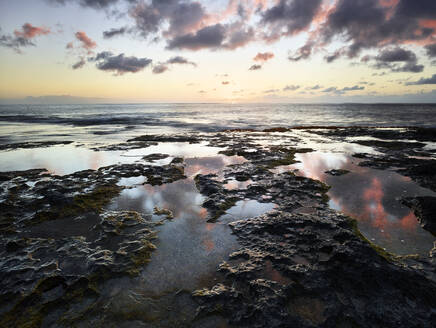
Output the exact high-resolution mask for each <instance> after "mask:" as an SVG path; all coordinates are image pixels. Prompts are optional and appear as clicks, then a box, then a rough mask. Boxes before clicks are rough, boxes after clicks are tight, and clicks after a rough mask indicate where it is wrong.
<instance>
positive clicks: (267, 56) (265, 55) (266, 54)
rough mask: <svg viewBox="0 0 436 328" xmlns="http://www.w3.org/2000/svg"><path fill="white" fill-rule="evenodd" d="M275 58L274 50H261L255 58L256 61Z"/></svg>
mask: <svg viewBox="0 0 436 328" xmlns="http://www.w3.org/2000/svg"><path fill="white" fill-rule="evenodd" d="M272 58H274V54H273V53H272V52H263V53H262V52H259V53H258V54H257V55H256V56H255V57H254V58H253V60H254V61H259V62H263V63H264V62H266V61H268V60H270V59H272Z"/></svg>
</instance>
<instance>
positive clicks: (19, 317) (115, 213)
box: [0, 127, 436, 327]
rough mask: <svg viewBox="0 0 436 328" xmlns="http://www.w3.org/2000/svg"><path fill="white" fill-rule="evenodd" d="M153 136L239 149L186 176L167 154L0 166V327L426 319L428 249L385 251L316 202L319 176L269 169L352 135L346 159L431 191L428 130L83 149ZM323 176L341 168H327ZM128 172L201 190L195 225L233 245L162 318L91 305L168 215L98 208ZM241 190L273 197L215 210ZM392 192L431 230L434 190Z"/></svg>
mask: <svg viewBox="0 0 436 328" xmlns="http://www.w3.org/2000/svg"><path fill="white" fill-rule="evenodd" d="M310 141H313V142H310ZM69 143H70V141H65V142H64V143H63V142H56V143H50V142H44V143H23V144H13V145H3V146H1V147H0V149H1V150H3V151H13V150H14V149H20V148H21V149H31V148H39V147H50V146H51V145H62V144H69ZM165 143H176V144H177V143H184V144H196V145H204V146H205V147H216V148H219V155H220V156H223V157H224V158H227V157H231V156H240V157H243V158H244V161H241V162H240V163H238V164H232V165H227V166H225V167H224V168H223V169H222V170H216V171H215V172H212V173H207V174H202V173H199V174H195V175H194V176H193V177H190V176H188V174H187V173H186V171H187V170H188V164H187V161H186V158H184V157H180V156H171V155H169V154H166V153H153V154H149V155H146V156H142V157H141V158H140V160H139V161H137V162H135V163H133V164H114V165H111V166H106V167H100V168H98V169H96V170H86V171H79V172H75V173H72V174H69V175H63V176H60V175H55V174H52V173H49V172H47V171H46V170H45V168H40V169H31V170H26V171H14V172H0V233H1V239H0V326H1V327H89V326H91V325H96V326H102V325H106V326H108V327H166V326H168V325H169V324H171V326H174V327H177V326H179V327H403V326H404V327H433V325H434V324H433V323H434V322H436V248H433V249H429V250H428V256H418V255H415V254H410V255H401V256H400V255H398V254H395V253H394V252H390V251H387V250H385V249H383V248H382V247H380V246H379V245H377V244H376V243H374V242H372V241H370V240H369V239H368V238H366V237H365V236H364V235H363V234H362V233H361V232H360V231H359V229H358V223H357V222H356V220H355V219H354V218H353V217H350V216H347V215H345V214H343V213H340V212H338V211H335V210H333V209H332V208H331V207H330V206H329V196H328V195H327V193H328V191H329V188H330V187H329V186H328V185H326V184H325V183H323V182H321V181H318V180H316V179H311V178H308V177H304V176H300V175H298V174H297V173H296V172H295V171H293V170H287V171H284V172H279V171H277V169H278V168H281V167H286V166H289V165H292V164H295V163H297V162H298V159H297V158H296V155H297V154H305V153H310V152H313V151H316V150H317V149H316V147H315V144H319V145H322V144H323V143H325V144H334V143H338V144H339V143H341V144H356V145H359V146H363V147H367V148H363V149H373V150H374V152H367V153H366V152H356V153H353V154H352V155H353V156H354V158H355V159H356V161H357V163H358V164H357V165H359V166H361V167H370V168H375V169H377V170H390V171H395V172H398V173H399V174H400V175H402V176H404V177H407V178H410V179H411V180H412V181H414V182H416V183H417V184H418V185H420V186H422V187H424V188H427V189H428V190H431V191H433V192H436V157H435V147H434V144H435V143H436V129H370V128H329V129H324V128H321V127H312V128H310V129H309V128H307V129H298V130H292V129H287V128H278V129H269V130H265V131H253V130H250V131H244V130H238V131H225V132H221V133H203V134H192V135H183V136H177V135H172V136H165V135H144V136H139V137H136V138H133V139H130V140H127V141H125V142H122V143H119V144H113V145H104V146H96V147H94V148H93V149H94V150H95V151H96V152H103V151H131V150H135V149H146V148H148V147H151V146H156V145H162V144H165ZM190 157H196V154H192V155H191V156H190ZM159 161H166V163H165V164H162V165H160V164H159ZM326 174H329V175H331V176H334V177H336V176H337V177H341V176H346V175H348V174H350V172H349V171H348V170H344V169H341V168H335V169H332V170H330V171H328V172H327V173H326ZM135 177H144V182H143V184H144V185H147V186H163V185H166V184H171V183H174V182H176V181H181V180H185V179H189V178H192V179H193V181H194V183H195V186H196V188H197V190H198V192H199V194H201V195H202V196H203V201H202V208H204V209H205V216H204V224H205V225H219V224H221V225H222V224H226V225H227V224H228V225H229V226H230V228H231V231H232V233H233V234H234V235H235V236H236V238H237V241H238V243H239V249H236V250H235V251H234V252H232V253H230V254H228V257H227V259H226V260H225V261H224V262H222V263H221V264H220V265H219V267H218V268H216V269H217V276H218V277H220V279H219V281H218V282H216V284H212V286H210V285H209V286H203V288H199V289H197V290H189V291H187V290H178V291H175V293H174V295H176V296H177V297H179V296H180V295H182V294H183V295H186V296H184V297H187V298H189V302H192V303H193V304H194V305H195V307H194V308H195V309H194V310H192V313H190V314H189V315H187V316H186V317H183V318H182V317H179V318H177V317H175V318H174V321H172V322H171V323H169V322H168V321H162V319H159V318H157V319H156V318H155V317H153V316H152V315H151V314H150V313H146V310H143V311H137V312H135V313H130V312H129V313H130V314H129V315H125V316H116V315H114V314H111V315H108V314H107V309H106V308H104V307H103V305H102V304H107V303H105V302H104V301H103V300H107V299H110V298H111V297H114V296H112V295H108V294H107V293H106V292H105V290H106V287H107V286H108V284H109V285H110V284H116V283H117V279H127V280H129V279H130V280H132V279H133V280H134V279H138V277H139V276H140V275H141V272H142V271H143V269H144V268H145V267H146V266H147V263H149V262H150V260H151V261H152V260H153V257H152V254H153V252H154V251H155V250H156V248H159V233H158V232H157V228H158V227H159V226H162V225H166V224H168V222H169V221H172V220H174V221H175V220H177V215H173V213H172V212H171V211H170V210H169V209H165V208H159V207H155V208H154V211H153V212H151V213H139V212H137V211H131V210H119V209H113V208H110V204H111V202H112V200H113V199H114V198H115V197H117V196H119V195H120V193H122V192H123V190H126V189H128V188H129V187H128V186H126V185H123V184H122V183H120V181H121V180H122V179H125V178H127V179H129V178H135ZM229 183H235V184H236V186H237V187H234V188H233V187H232V188H229V187H228V185H229ZM242 185H243V187H242ZM245 200H252V201H256V202H258V203H259V204H273V206H274V209H273V210H272V211H269V212H268V213H265V214H263V215H260V216H257V217H251V218H246V219H243V220H234V219H232V218H231V216H229V215H227V213H228V211H229V210H230V209H231V208H233V207H234V206H235V204H237V203H238V202H240V201H245ZM398 204H399V205H400V204H404V205H406V206H408V207H410V209H412V210H413V211H414V213H415V215H416V217H417V218H418V219H419V221H420V224H421V225H422V227H423V229H426V230H428V231H429V232H431V233H432V234H433V235H435V233H436V229H435V227H436V213H435V209H436V208H435V204H436V198H435V197H432V196H425V197H424V196H417V197H405V198H403V199H398ZM141 302H148V300H147V299H143V300H142V301H141ZM125 306H126V307H127V308H128V307H129V306H130V305H129V304H126V305H125ZM168 311H169V312H171V309H170V310H168Z"/></svg>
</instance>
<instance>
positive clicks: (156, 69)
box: [152, 64, 169, 74]
mask: <svg viewBox="0 0 436 328" xmlns="http://www.w3.org/2000/svg"><path fill="white" fill-rule="evenodd" d="M168 69H169V67H168V66H167V65H165V64H158V65H155V66H154V67H153V71H152V72H153V74H162V73H164V72H166V71H167V70H168Z"/></svg>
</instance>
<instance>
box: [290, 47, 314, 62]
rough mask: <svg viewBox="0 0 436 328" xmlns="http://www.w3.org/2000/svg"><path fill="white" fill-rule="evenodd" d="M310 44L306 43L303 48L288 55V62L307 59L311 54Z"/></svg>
mask: <svg viewBox="0 0 436 328" xmlns="http://www.w3.org/2000/svg"><path fill="white" fill-rule="evenodd" d="M312 48H313V44H312V43H306V44H305V45H304V46H302V47H301V48H299V49H298V50H297V51H296V52H295V53H294V54H292V55H289V57H288V59H289V60H290V61H299V60H302V59H307V58H309V57H310V55H311V54H312Z"/></svg>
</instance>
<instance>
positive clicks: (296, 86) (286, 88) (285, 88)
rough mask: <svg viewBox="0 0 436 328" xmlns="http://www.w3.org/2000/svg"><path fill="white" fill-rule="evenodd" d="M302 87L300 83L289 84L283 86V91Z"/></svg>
mask: <svg viewBox="0 0 436 328" xmlns="http://www.w3.org/2000/svg"><path fill="white" fill-rule="evenodd" d="M298 89H300V86H299V85H287V86H285V87H284V88H283V91H295V90H298Z"/></svg>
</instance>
